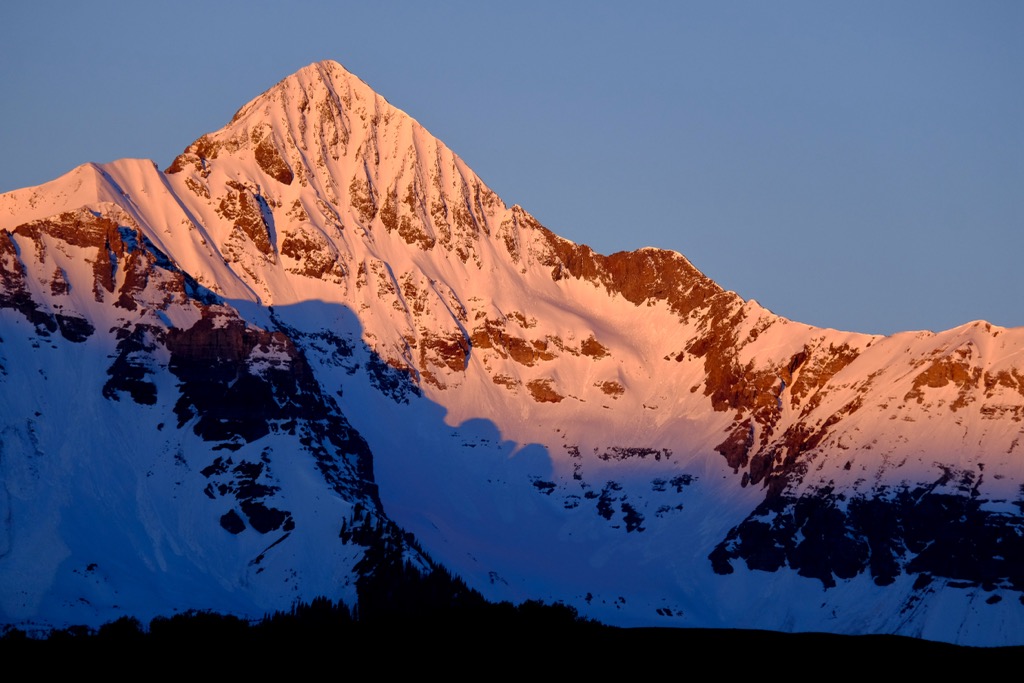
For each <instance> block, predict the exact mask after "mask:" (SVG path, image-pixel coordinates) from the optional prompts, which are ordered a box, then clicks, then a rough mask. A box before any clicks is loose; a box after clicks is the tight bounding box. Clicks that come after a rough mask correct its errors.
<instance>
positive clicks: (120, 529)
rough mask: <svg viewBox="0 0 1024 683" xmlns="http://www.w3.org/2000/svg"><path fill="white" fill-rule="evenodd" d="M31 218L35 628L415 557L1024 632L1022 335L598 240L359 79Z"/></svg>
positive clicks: (5, 276) (720, 612) (27, 209)
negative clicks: (858, 308) (740, 289)
mask: <svg viewBox="0 0 1024 683" xmlns="http://www.w3.org/2000/svg"><path fill="white" fill-rule="evenodd" d="M0 228H2V232H0V256H2V260H0V264H2V267H0V276H2V287H0V338H2V339H3V343H2V344H0V386H2V392H0V400H2V401H3V403H2V407H3V410H2V411H0V429H2V432H0V481H2V483H3V486H2V488H0V518H2V519H3V524H2V526H0V586H3V588H2V590H0V622H3V623H6V624H15V625H20V626H25V625H29V626H31V625H62V624H69V623H86V624H99V623H102V622H104V621H109V620H112V619H114V618H117V617H118V616H121V615H123V614H131V615H135V616H138V617H140V618H144V619H148V618H151V617H152V616H155V615H158V614H169V613H171V612H174V611H180V610H186V609H193V608H198V609H215V610H219V611H224V612H230V613H234V614H241V615H251V616H261V615H262V614H263V613H265V612H267V611H270V610H275V609H283V608H287V607H288V606H290V605H291V604H292V603H293V602H294V601H296V600H310V599H312V598H314V597H316V596H321V595H323V596H328V597H330V598H331V599H344V600H346V601H348V602H350V603H351V602H352V601H354V600H355V596H356V592H357V589H358V585H359V582H360V581H361V580H363V579H365V578H366V577H368V576H372V575H373V574H374V572H375V571H377V569H378V568H379V566H380V563H381V561H382V560H381V558H382V557H385V556H386V557H390V558H391V559H392V561H398V562H399V563H402V564H407V565H409V566H411V567H414V568H419V569H420V570H422V571H428V570H429V569H430V568H432V567H438V566H443V567H445V568H447V569H448V570H450V571H451V572H453V573H455V574H456V575H458V576H459V577H461V578H462V579H464V580H465V581H466V582H467V583H468V585H469V586H470V587H472V588H475V589H477V590H479V591H481V592H482V593H483V594H484V595H485V596H486V597H488V598H490V599H494V600H512V601H521V600H525V599H542V600H546V601H561V602H564V603H566V604H569V605H572V606H574V607H576V608H578V609H579V610H580V611H581V612H582V613H583V614H585V615H586V616H590V617H594V618H597V619H600V620H602V621H606V622H609V623H614V624H620V625H660V626H710V627H747V628H762V629H775V630H814V631H831V632H839V633H875V632H881V633H899V634H904V635H913V636H919V637H925V638H931V639H938V640H948V641H951V642H959V643H968V644H985V645H999V644H1017V643H1021V642H1024V640H1022V638H1021V636H1020V634H1021V633H1024V628H1022V627H1024V468H1022V465H1021V463H1022V462H1024V461H1022V460H1021V456H1022V450H1024V446H1022V445H1021V444H1020V441H1021V437H1022V434H1024V424H1022V420H1024V366H1022V363H1024V353H1022V352H1024V328H1016V329H1004V328H999V327H996V326H993V325H990V324H988V323H984V322H980V321H979V322H974V323H970V324H968V325H964V326H962V327H958V328H956V329H952V330H948V331H946V332H941V333H937V334H936V333H932V332H906V333H902V334H897V335H893V336H891V337H881V336H874V335H865V334H856V333H851V332H840V331H836V330H829V329H818V328H814V327H811V326H808V325H803V324H800V323H796V322H793V321H789V320H786V319H784V318H781V317H779V316H776V315H774V314H772V313H771V312H770V311H769V310H767V309H765V308H763V307H762V306H760V305H759V304H758V303H757V302H755V301H753V300H751V301H744V300H743V299H741V298H740V297H739V296H738V295H736V294H735V293H733V292H729V291H725V290H723V289H722V288H721V287H719V286H718V285H717V284H716V283H714V282H713V281H711V280H710V279H708V278H707V277H705V276H704V275H703V274H702V273H701V272H700V271H699V270H697V269H696V268H695V267H694V266H693V265H692V264H691V263H690V262H689V261H687V260H686V258H685V257H683V256H681V255H680V254H678V253H675V252H671V251H664V250H659V249H650V248H647V249H641V250H639V251H634V252H628V253H627V252H622V253H617V254H612V255H610V256H604V255H601V254H596V253H594V252H593V251H592V250H591V249H589V248H588V247H586V246H584V245H578V244H574V243H572V242H570V241H568V240H565V239H562V238H560V237H558V236H557V235H556V234H554V233H553V232H551V231H549V230H548V229H546V228H545V227H544V226H542V225H540V224H539V223H538V222H537V221H536V220H535V219H534V218H533V217H532V216H530V214H529V213H527V212H526V211H525V210H524V209H522V208H520V207H518V206H512V207H507V206H505V204H504V203H503V202H502V201H501V200H500V199H499V198H498V196H497V195H496V194H495V193H494V192H493V191H491V190H490V189H489V188H488V187H487V186H486V185H485V184H484V183H483V182H482V181H481V180H480V179H479V178H478V177H477V176H476V175H475V174H474V173H473V172H472V171H471V170H470V169H469V168H468V167H467V166H466V165H465V163H463V161H462V160H461V159H459V157H457V156H456V155H455V154H454V153H453V152H451V151H450V150H449V149H448V148H447V147H445V146H444V145H443V144H442V143H441V142H440V141H438V140H436V139H435V138H433V137H432V136H431V135H430V134H429V133H428V132H427V131H426V130H424V129H423V127H422V126H420V125H419V124H418V123H417V122H416V121H415V120H414V119H412V118H411V117H409V116H408V115H407V114H405V113H404V112H402V111H400V110H398V109H396V108H395V107H392V106H391V105H390V104H388V102H387V101H386V100H384V99H383V98H382V97H381V96H379V95H377V94H376V93H375V92H373V91H372V90H371V89H370V88H369V87H368V86H367V85H366V84H364V83H363V82H362V81H360V80H359V79H357V78H356V77H354V76H352V75H351V74H349V73H348V72H347V71H345V70H344V69H343V68H342V67H341V66H340V65H338V64H336V63H333V62H321V63H318V64H313V65H310V66H308V67H305V68H304V69H302V70H300V71H299V72H297V73H296V74H294V75H292V76H290V77H288V78H286V79H285V80H283V81H281V82H280V83H278V84H277V85H275V86H274V87H273V88H271V89H270V90H268V91H267V92H266V93H264V94H262V95H260V96H259V97H257V98H256V99H254V100H253V101H252V102H250V103H248V104H246V105H245V106H244V107H242V108H241V109H240V110H239V111H238V113H236V114H235V116H234V118H232V120H231V122H230V123H228V125H227V126H225V127H224V128H222V129H221V130H219V131H217V132H214V133H210V134H207V135H203V136H202V137H200V138H199V139H198V140H196V141H195V142H193V143H192V144H191V145H189V146H188V147H187V148H186V149H185V150H184V151H183V152H182V154H181V155H179V156H178V157H177V158H176V159H175V160H174V161H173V162H172V163H171V164H170V166H169V167H167V169H166V170H164V171H161V170H159V169H158V168H157V167H156V166H155V165H154V164H153V163H152V162H150V161H148V160H134V159H125V160H120V161H116V162H112V163H109V164H85V165H83V166H80V167H78V168H76V169H74V170H72V171H71V172H69V173H68V174H66V175H64V176H62V177H61V178H58V179H56V180H54V181H52V182H49V183H46V184H44V185H41V186H38V187H32V188H25V189H22V190H17V191H14V192H10V193H7V194H4V195H0ZM395 558H397V560H395Z"/></svg>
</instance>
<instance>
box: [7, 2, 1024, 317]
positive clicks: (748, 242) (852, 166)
mask: <svg viewBox="0 0 1024 683" xmlns="http://www.w3.org/2000/svg"><path fill="white" fill-rule="evenodd" d="M145 5H146V4H145V3H137V4H136V3H127V2H102V1H101V2H94V3H79V2H40V3H35V4H33V5H31V6H29V4H28V3H21V4H20V5H18V6H9V7H7V8H6V9H5V13H4V20H3V25H2V26H0V92H2V93H3V103H4V106H3V111H2V114H0V122H2V124H3V125H2V126H0V150H3V151H2V154H0V191H6V190H11V189H15V188H17V187H22V186H26V185H33V184H38V183H41V182H44V181H46V180H49V179H52V178H54V177H56V176H58V175H60V174H61V173H64V172H66V171H68V170H70V169H71V168H73V167H74V166H76V165H78V164H80V163H83V162H86V161H101V162H102V161H110V160H112V159H116V158H120V157H147V158H152V159H154V160H155V161H156V162H157V163H158V164H159V165H160V166H161V167H165V166H166V165H167V164H168V163H169V162H170V161H171V159H173V157H174V156H175V155H176V154H177V153H178V152H180V151H181V150H182V149H183V148H184V147H185V146H187V145H188V144H189V143H190V142H191V141H192V140H194V139H195V138H197V137H199V136H200V135H201V134H203V133H205V132H209V131H212V130H216V129H217V128H219V127H221V126H223V125H224V124H225V123H226V122H227V121H228V120H229V119H230V117H231V115H232V114H233V113H234V112H235V111H236V110H237V109H238V108H239V107H240V106H241V105H242V104H244V103H245V102H247V101H248V100H250V99H252V98H253V97H255V96H256V95H258V94H259V93H260V92H262V91H263V90H265V89H267V88H269V87H270V86H272V85H273V84H274V83H275V82H277V81H278V80H280V79H281V78H283V77H285V76H287V75H288V74H290V73H292V72H294V71H296V70H297V69H299V68H301V67H302V66H304V65H306V64H308V63H310V62H313V61H317V60H320V59H334V60H336V61H338V62H340V63H342V64H343V65H345V66H346V68H348V69H349V70H350V71H352V72H353V73H355V74H356V75H358V76H359V77H360V78H362V79H363V80H364V81H366V82H367V83H368V84H369V85H370V86H371V87H373V88H374V89H375V90H377V91H378V92H379V93H381V94H382V95H383V96H384V97H386V98H387V99H388V100H389V101H390V102H391V103H392V104H394V105H396V106H398V107H399V108H401V109H403V110H405V111H406V112H408V113H409V114H411V115H412V116H414V117H415V118H417V119H418V120H419V121H420V122H421V123H423V124H424V126H426V127H427V128H428V129H429V130H430V131H431V132H432V133H433V134H434V135H436V136H437V137H439V138H440V139H442V140H443V141H444V142H445V143H446V144H447V145H448V146H449V147H451V148H452V149H453V150H454V151H455V152H456V153H457V154H459V155H460V156H461V157H462V158H463V159H465V160H466V162H467V163H468V164H469V165H470V166H471V167H472V168H473V169H474V170H475V171H476V172H477V173H478V174H479V175H480V176H481V177H482V178H483V179H484V181H485V182H486V183H488V185H490V186H491V187H492V188H493V189H494V190H495V191H496V192H497V193H498V194H499V195H500V196H501V197H502V198H503V199H504V200H505V202H506V203H508V204H514V203H518V204H521V205H522V206H523V207H524V208H526V209H527V210H528V211H530V212H531V213H533V214H534V215H535V216H536V217H537V218H538V219H539V220H540V221H541V222H542V223H544V224H545V225H547V226H548V227H549V228H551V229H552V230H554V231H555V232H557V233H559V234H561V235H563V236H565V237H568V238H570V239H572V240H575V241H577V242H583V243H586V244H589V245H591V246H592V247H594V248H595V249H597V250H598V251H601V252H604V253H610V252H613V251H618V250H623V249H635V248H639V247H642V246H657V247H663V248H667V249H674V250H677V251H680V252H682V253H683V254H685V255H686V256H687V257H688V258H690V260H691V261H693V263H694V264H695V265H696V266H697V267H698V268H700V269H701V270H703V271H704V272H705V273H706V274H708V275H709V276H711V277H713V278H714V279H715V280H717V281H718V282H719V283H720V284H721V285H722V286H724V287H726V288H728V289H733V290H735V291H737V292H739V293H740V294H741V295H742V296H744V297H746V298H756V299H757V300H758V301H760V302H761V303H762V304H763V305H765V306H767V307H768V308H770V309H771V310H773V311H775V312H776V313H778V314H780V315H784V316H786V317H789V318H792V319H795V320H799V321H802V322H807V323H811V324H814V325H820V326H827V327H837V328H841V329H852V330H858V331H864V332H875V333H891V332H895V331H899V330H906V329H933V330H938V329H945V328H949V327H953V326H956V325H959V324H962V323H965V322H968V321H970V320H975V319H979V318H982V319H987V320H990V321H991V322H993V323H995V324H999V325H1004V326H1020V325H1024V303H1022V295H1024V268H1021V261H1022V255H1024V124H1022V122H1024V40H1022V39H1021V36H1024V3H1020V2H976V3H967V2H961V3H950V2H941V1H928V2H873V1H868V0H865V1H860V2H852V3H839V2H827V1H824V2H823V1H819V2H694V3H686V2H639V3H637V2H634V3H631V4H629V5H627V4H626V3H624V2H622V3H610V2H608V3H602V2H557V3H550V2H549V3H541V2H526V1H523V2H517V3H515V4H514V5H512V4H499V3H493V4H488V3H480V2H438V3H413V2H408V3H406V2H378V3H367V2H359V3H346V2H330V3H327V2H302V1H301V0H299V1H297V2H293V3H290V4H289V5H287V6H285V4H284V3H280V2H210V3H200V2H190V1H185V2H177V3H173V4H171V3H168V4H167V5H166V6H154V7H148V6H145Z"/></svg>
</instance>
